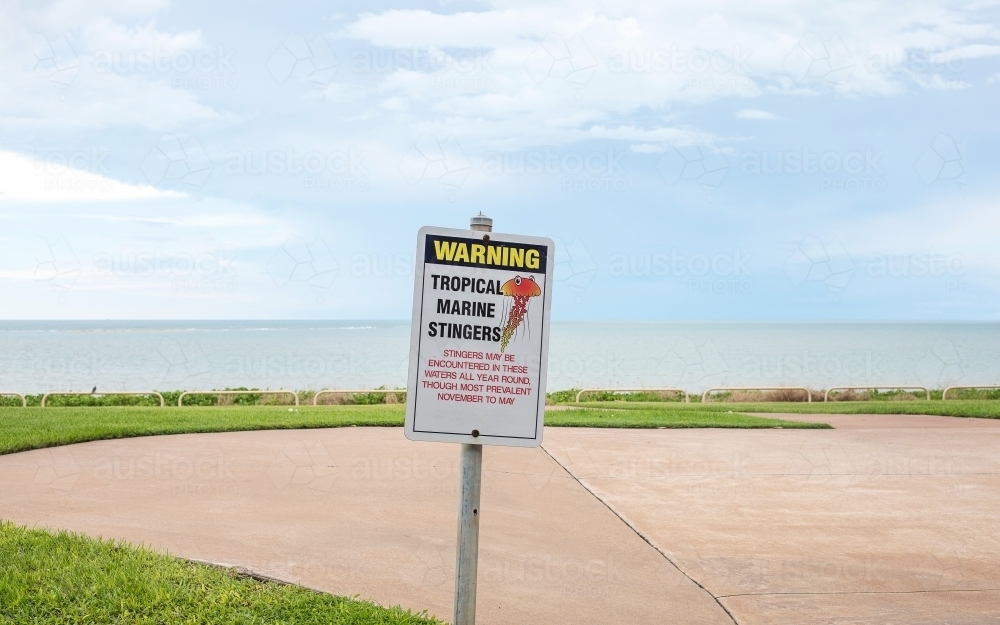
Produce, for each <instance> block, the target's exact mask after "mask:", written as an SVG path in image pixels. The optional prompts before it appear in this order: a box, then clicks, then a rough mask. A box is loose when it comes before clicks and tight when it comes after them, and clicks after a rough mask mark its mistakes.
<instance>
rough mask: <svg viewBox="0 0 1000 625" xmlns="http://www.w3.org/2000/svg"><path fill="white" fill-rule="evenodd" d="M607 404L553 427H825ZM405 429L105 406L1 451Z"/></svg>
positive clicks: (20, 419) (278, 412) (302, 411)
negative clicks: (281, 432)
mask: <svg viewBox="0 0 1000 625" xmlns="http://www.w3.org/2000/svg"><path fill="white" fill-rule="evenodd" d="M617 408H618V407H617V405H605V406H600V407H599V408H596V409H588V410H563V411H557V410H552V411H549V412H548V413H547V414H546V423H547V424H548V425H551V426H576V427H622V428H657V427H687V428H690V427H730V428H733V427H735V428H743V427H752V428H761V427H764V428H766V427H778V426H781V427H824V426H823V425H822V424H813V423H793V422H787V421H779V420H777V419H764V418H760V417H751V416H748V415H741V414H736V413H734V414H728V413H726V412H725V411H722V412H719V411H708V410H702V411H697V410H687V409H684V410H678V409H677V404H670V405H664V404H652V405H647V406H645V407H644V408H642V409H640V410H632V409H631V406H630V409H629V410H618V409H617ZM351 425H357V426H396V427H398V426H402V425H403V406H401V405H399V404H375V405H369V406H317V407H313V406H302V407H300V408H296V409H294V410H293V411H292V412H289V409H288V408H287V407H283V406H219V407H191V408H170V407H168V408H151V407H144V406H103V407H86V408H0V454H7V453H13V452H17V451H27V450H29V449H39V448H42V447H53V446H57V445H68V444H71V443H82V442H85V441H93V440H101V439H108V438H128V437H132V436H151V435H154V434H184V433H191V432H235V431H242V430H273V429H298V428H328V427H345V426H351Z"/></svg>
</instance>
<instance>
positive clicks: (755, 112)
mask: <svg viewBox="0 0 1000 625" xmlns="http://www.w3.org/2000/svg"><path fill="white" fill-rule="evenodd" d="M736 117H737V118H739V119H757V120H761V121H772V120H776V119H784V117H780V116H778V115H775V114H774V113H768V112H767V111H762V110H760V109H741V110H739V111H736Z"/></svg>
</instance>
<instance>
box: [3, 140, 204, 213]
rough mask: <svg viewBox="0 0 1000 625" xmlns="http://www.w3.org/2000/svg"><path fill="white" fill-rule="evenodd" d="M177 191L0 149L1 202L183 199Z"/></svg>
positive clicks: (182, 195)
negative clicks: (128, 181)
mask: <svg viewBox="0 0 1000 625" xmlns="http://www.w3.org/2000/svg"><path fill="white" fill-rule="evenodd" d="M182 197H185V195H184V194H182V193H178V192H176V191H163V190H160V189H156V188H155V187H151V186H149V185H132V184H127V183H124V182H119V181H117V180H112V179H111V178H108V177H105V176H102V175H101V174H99V173H97V172H93V171H89V172H88V171H83V170H79V169H73V168H72V167H68V166H66V165H62V164H57V163H53V162H52V160H51V159H49V160H38V159H33V158H31V157H28V156H24V155H22V154H17V153H14V152H3V151H0V202H31V203H36V202H95V201H120V200H152V199H159V198H182Z"/></svg>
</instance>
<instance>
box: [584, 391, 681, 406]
mask: <svg viewBox="0 0 1000 625" xmlns="http://www.w3.org/2000/svg"><path fill="white" fill-rule="evenodd" d="M584 393H680V394H681V395H683V396H684V401H685V402H690V401H691V397H690V396H689V395H688V394H687V391H685V390H683V389H679V388H585V389H583V390H582V391H580V392H579V393H577V394H576V403H580V397H581V396H582V395H583V394H584Z"/></svg>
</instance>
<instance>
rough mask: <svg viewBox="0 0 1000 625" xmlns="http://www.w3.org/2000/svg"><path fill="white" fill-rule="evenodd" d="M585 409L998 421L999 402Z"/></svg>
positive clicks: (625, 405) (601, 404) (603, 405)
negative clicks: (983, 419) (909, 415)
mask: <svg viewBox="0 0 1000 625" xmlns="http://www.w3.org/2000/svg"><path fill="white" fill-rule="evenodd" d="M570 405H573V406H579V407H585V408H613V409H615V410H622V411H626V410H640V411H641V410H649V409H650V408H652V407H655V406H661V407H665V406H669V407H670V408H669V409H670V410H676V411H678V412H685V411H692V412H699V413H701V412H727V411H730V410H731V411H733V412H734V413H748V412H758V413H759V412H780V413H795V412H800V413H806V414H926V415H940V416H945V417H982V418H989V419H997V418H1000V401H996V400H972V401H965V400H951V399H949V400H947V401H941V400H931V401H926V400H913V401H831V402H812V403H808V402H761V403H727V402H717V403H713V402H707V403H701V402H696V403H690V404H686V403H682V402H669V403H665V402H631V401H630V402H624V401H616V402H582V403H579V404H575V403H574V404H570Z"/></svg>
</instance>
